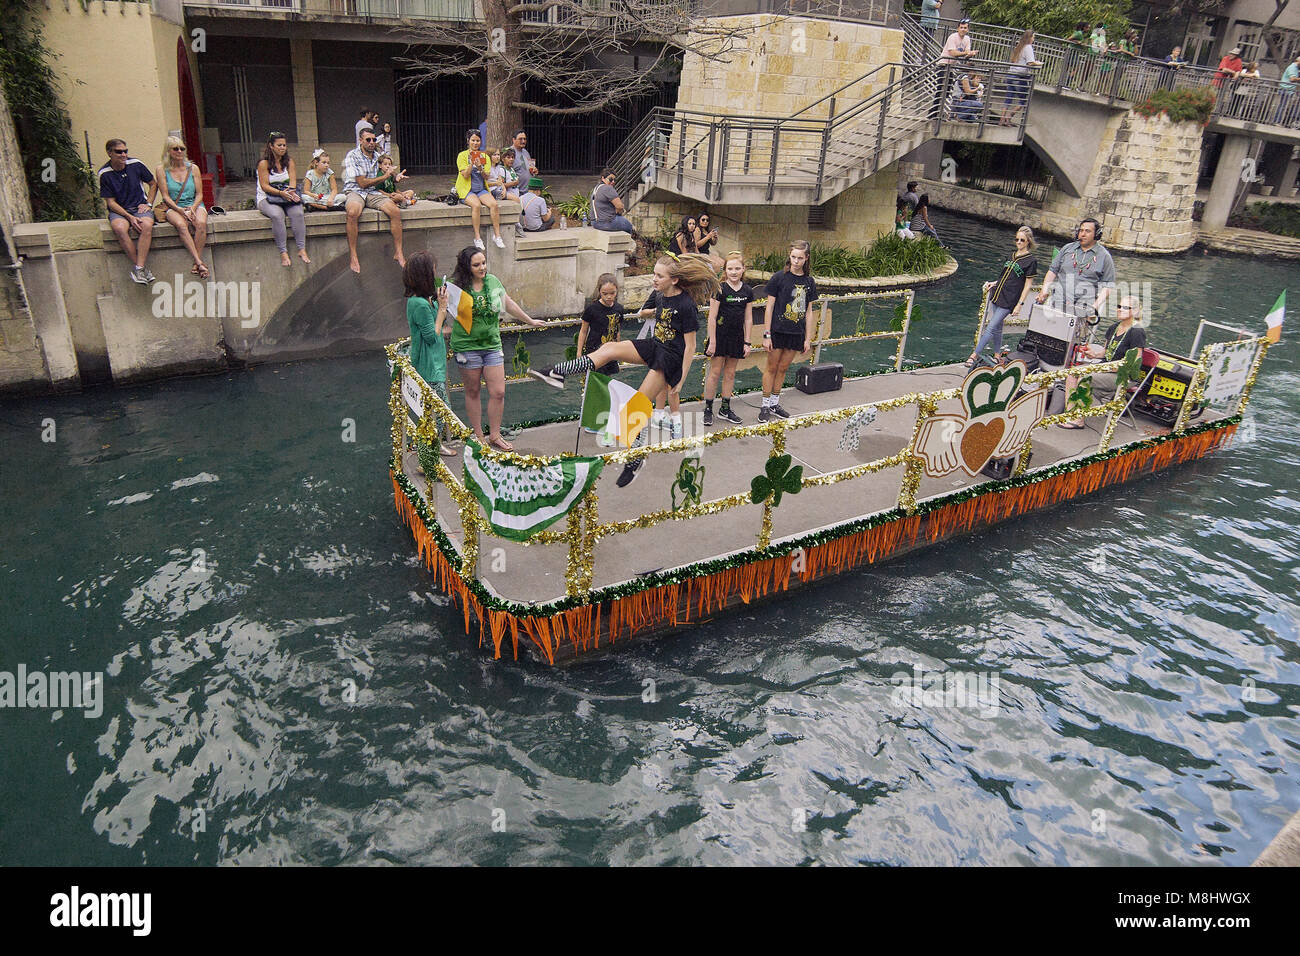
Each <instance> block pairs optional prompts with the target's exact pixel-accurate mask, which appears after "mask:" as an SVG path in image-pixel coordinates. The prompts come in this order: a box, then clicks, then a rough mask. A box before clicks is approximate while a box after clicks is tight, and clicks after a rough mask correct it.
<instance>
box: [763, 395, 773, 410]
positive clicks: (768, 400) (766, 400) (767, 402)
mask: <svg viewBox="0 0 1300 956" xmlns="http://www.w3.org/2000/svg"><path fill="white" fill-rule="evenodd" d="M775 404H776V396H775V395H764V396H763V405H764V406H765V407H767V408H771V407H772V406H773V405H775Z"/></svg>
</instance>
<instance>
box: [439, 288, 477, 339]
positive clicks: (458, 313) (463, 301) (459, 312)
mask: <svg viewBox="0 0 1300 956" xmlns="http://www.w3.org/2000/svg"><path fill="white" fill-rule="evenodd" d="M446 285H447V311H448V312H450V313H451V317H452V318H453V319H455V320H456V321H457V322H459V323H460V327H461V328H462V329H464V330H465V331H466V332H468V331H469V330H470V326H471V325H473V324H474V299H473V297H471V296H470V294H469V293H468V292H466V291H465V290H464V289H462V288H461V287H460V286H458V285H456V283H454V282H450V281H449V282H447V283H446Z"/></svg>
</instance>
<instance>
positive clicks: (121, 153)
mask: <svg viewBox="0 0 1300 956" xmlns="http://www.w3.org/2000/svg"><path fill="white" fill-rule="evenodd" d="M113 152H114V153H118V154H120V155H122V156H125V155H126V150H124V149H115V150H113Z"/></svg>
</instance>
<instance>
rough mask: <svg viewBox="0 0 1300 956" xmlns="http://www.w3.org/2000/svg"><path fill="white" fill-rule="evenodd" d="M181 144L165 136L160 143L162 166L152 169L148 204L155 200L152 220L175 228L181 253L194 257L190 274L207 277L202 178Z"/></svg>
mask: <svg viewBox="0 0 1300 956" xmlns="http://www.w3.org/2000/svg"><path fill="white" fill-rule="evenodd" d="M187 153H188V151H187V149H186V147H185V141H184V140H182V139H180V138H179V137H176V136H168V137H167V141H166V142H165V143H164V144H163V154H162V160H163V161H162V165H161V166H159V167H158V168H157V169H155V170H154V174H153V185H151V186H150V187H149V204H150V205H151V206H152V205H153V203H154V200H155V199H158V200H159V202H158V205H157V206H154V219H155V220H157V221H158V222H160V223H161V222H169V223H171V224H172V225H173V226H175V227H176V235H178V236H180V239H181V243H182V245H184V246H185V251H186V252H188V253H189V254H190V255H191V256H193V257H194V265H193V266H192V267H191V268H190V275H194V276H198V277H199V278H200V279H206V278H208V267H207V266H205V265H204V264H203V248H204V246H206V245H207V243H208V208H207V206H205V205H203V200H202V198H201V197H200V196H199V187H200V186H201V184H202V182H203V177H202V175H201V174H200V173H199V167H198V166H196V165H194V164H193V163H191V162H190V160H189V156H188V155H187Z"/></svg>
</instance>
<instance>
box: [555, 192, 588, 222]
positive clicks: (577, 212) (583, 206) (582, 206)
mask: <svg viewBox="0 0 1300 956" xmlns="http://www.w3.org/2000/svg"><path fill="white" fill-rule="evenodd" d="M555 208H556V209H557V210H559V213H560V215H562V216H565V217H567V218H569V219H581V218H582V217H583V216H584V215H586V216H588V217H590V215H591V197H590V196H584V195H583V194H582V193H574V194H573V196H572V197H571V198H569V199H566V200H565V201H564V202H557V203H556V204H555Z"/></svg>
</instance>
